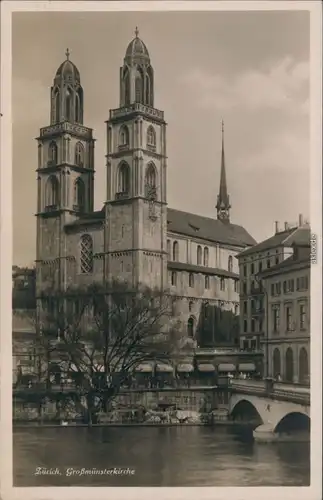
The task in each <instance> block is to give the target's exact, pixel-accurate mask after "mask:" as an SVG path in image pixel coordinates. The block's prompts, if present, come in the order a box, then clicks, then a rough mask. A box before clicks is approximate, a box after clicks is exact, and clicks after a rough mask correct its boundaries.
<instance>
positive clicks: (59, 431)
mask: <svg viewBox="0 0 323 500" xmlns="http://www.w3.org/2000/svg"><path fill="white" fill-rule="evenodd" d="M13 451H14V485H15V486H46V485H47V486H67V485H69V486H283V485H286V486H306V485H308V484H309V476H310V468H309V455H310V451H309V445H308V443H282V444H257V443H254V442H253V441H251V440H250V434H249V435H248V433H246V432H243V433H241V431H237V430H236V429H233V428H232V427H229V426H228V427H226V426H218V427H214V428H210V427H185V426H183V427H141V428H131V427H127V428H120V427H114V428H113V427H101V428H100V427H96V428H92V429H87V428H72V427H64V428H62V427H60V428H33V429H28V428H26V429H22V430H20V429H19V430H18V429H17V430H15V431H14V438H13ZM36 467H47V468H50V467H53V468H55V467H59V468H60V471H61V475H60V476H50V475H44V476H35V475H34V472H35V469H36ZM68 467H74V468H75V469H81V468H82V467H84V468H97V469H104V468H111V467H121V468H127V467H129V468H130V469H131V468H134V469H135V471H136V472H135V475H134V476H127V477H125V476H123V477H118V476H106V475H105V476H104V475H102V476H101V475H92V476H82V477H76V476H70V477H67V476H66V475H65V470H66V468H68Z"/></svg>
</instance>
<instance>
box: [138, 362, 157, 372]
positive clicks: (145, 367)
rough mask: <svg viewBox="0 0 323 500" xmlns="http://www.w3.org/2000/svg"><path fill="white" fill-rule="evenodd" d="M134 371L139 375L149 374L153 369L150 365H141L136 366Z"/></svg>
mask: <svg viewBox="0 0 323 500" xmlns="http://www.w3.org/2000/svg"><path fill="white" fill-rule="evenodd" d="M135 371H136V372H139V373H151V372H152V371H153V367H152V365H151V364H150V363H142V364H140V365H138V366H136V368H135Z"/></svg>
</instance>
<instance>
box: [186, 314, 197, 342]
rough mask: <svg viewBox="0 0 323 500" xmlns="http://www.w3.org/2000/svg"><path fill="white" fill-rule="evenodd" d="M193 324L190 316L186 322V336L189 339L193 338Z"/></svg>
mask: <svg viewBox="0 0 323 500" xmlns="http://www.w3.org/2000/svg"><path fill="white" fill-rule="evenodd" d="M194 323H195V321H194V318H193V316H191V317H190V318H189V319H188V322H187V336H188V337H189V338H190V339H193V338H194Z"/></svg>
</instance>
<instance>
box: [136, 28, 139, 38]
mask: <svg viewBox="0 0 323 500" xmlns="http://www.w3.org/2000/svg"><path fill="white" fill-rule="evenodd" d="M135 35H136V38H138V35H139V30H138V27H137V26H136V29H135Z"/></svg>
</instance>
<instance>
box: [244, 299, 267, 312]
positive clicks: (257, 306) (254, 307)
mask: <svg viewBox="0 0 323 500" xmlns="http://www.w3.org/2000/svg"><path fill="white" fill-rule="evenodd" d="M262 309H263V301H262V299H259V300H251V313H257V312H260V311H262ZM243 314H244V315H246V314H248V302H247V301H244V303H243Z"/></svg>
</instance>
